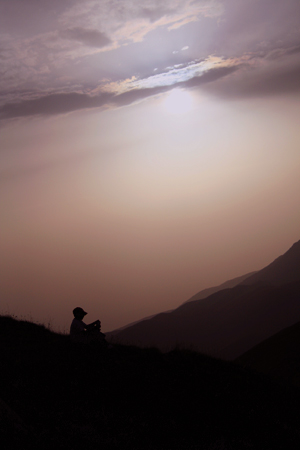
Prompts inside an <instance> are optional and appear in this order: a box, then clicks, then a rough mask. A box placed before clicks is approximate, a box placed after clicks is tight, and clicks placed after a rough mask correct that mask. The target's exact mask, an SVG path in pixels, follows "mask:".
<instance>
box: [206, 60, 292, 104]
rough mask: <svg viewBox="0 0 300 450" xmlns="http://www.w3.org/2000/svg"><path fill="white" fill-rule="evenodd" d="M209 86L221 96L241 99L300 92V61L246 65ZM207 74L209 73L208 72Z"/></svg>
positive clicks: (212, 91) (211, 90) (214, 92)
mask: <svg viewBox="0 0 300 450" xmlns="http://www.w3.org/2000/svg"><path fill="white" fill-rule="evenodd" d="M241 67H242V70H240V71H239V72H237V73H236V76H235V77H234V78H226V79H224V80H220V81H219V82H218V81H217V82H216V83H215V84H214V85H213V86H209V90H210V92H211V93H213V94H215V95H218V96H220V97H223V98H232V99H239V98H240V99H242V98H254V97H267V96H277V95H285V94H293V93H298V92H300V62H299V61H298V62H296V63H293V64H287V65H283V66H282V65H280V64H274V65H265V64H264V63H262V64H261V65H258V66H255V65H254V66H251V64H250V65H249V66H248V67H247V66H246V65H245V66H241ZM208 76H209V74H208Z"/></svg>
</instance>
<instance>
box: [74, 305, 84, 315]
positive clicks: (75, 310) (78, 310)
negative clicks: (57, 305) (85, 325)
mask: <svg viewBox="0 0 300 450" xmlns="http://www.w3.org/2000/svg"><path fill="white" fill-rule="evenodd" d="M73 314H74V317H76V316H82V315H84V316H85V315H86V314H87V312H85V311H84V309H82V308H80V307H79V306H78V307H77V308H75V309H73Z"/></svg>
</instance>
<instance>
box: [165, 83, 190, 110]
mask: <svg viewBox="0 0 300 450" xmlns="http://www.w3.org/2000/svg"><path fill="white" fill-rule="evenodd" d="M192 107H193V99H192V96H191V94H190V93H188V92H187V91H184V90H182V89H174V90H173V91H171V92H170V94H169V95H168V96H167V98H166V100H165V101H164V108H165V109H166V110H167V111H168V112H169V113H171V114H184V113H187V112H189V111H190V110H191V109H192Z"/></svg>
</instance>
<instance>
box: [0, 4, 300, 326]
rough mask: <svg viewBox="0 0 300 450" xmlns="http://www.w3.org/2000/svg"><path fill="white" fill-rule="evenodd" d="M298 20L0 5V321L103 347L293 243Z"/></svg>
mask: <svg viewBox="0 0 300 450" xmlns="http://www.w3.org/2000/svg"><path fill="white" fill-rule="evenodd" d="M299 15H300V4H299V2H298V0H287V1H286V2H284V3H281V2H274V0H272V1H271V0H260V1H258V0H257V1H256V0H255V1H253V0H252V1H250V0H245V1H244V2H237V1H236V0H223V1H221V0H220V1H217V0H216V1H214V0H195V1H191V0H184V1H179V0H168V1H166V2H164V3H163V4H161V3H160V2H158V0H147V1H144V2H138V1H136V0H133V1H130V2H129V1H128V0H120V1H118V2H111V1H108V0H99V1H94V0H84V1H82V0H81V1H80V2H79V1H76V0H74V1H73V2H70V1H69V0H60V1H59V2H58V1H56V0H55V1H52V2H50V3H49V2H48V3H46V4H45V5H43V6H39V7H38V6H37V2H36V0H26V1H24V2H21V3H20V2H18V1H17V0H10V1H9V2H6V1H5V0H0V29H1V32H0V60H1V69H0V72H1V78H0V127H1V128H0V149H1V153H0V205H1V237H0V252H1V260H0V270H1V281H0V298H1V308H0V313H1V314H3V313H9V314H16V315H17V316H18V317H25V318H32V319H33V320H34V321H42V322H44V323H48V322H50V323H51V325H52V327H53V328H54V329H61V330H66V331H67V330H68V328H69V325H70V322H71V319H72V309H73V308H74V307H75V306H82V307H83V308H84V309H86V310H87V311H88V312H89V315H88V316H87V318H86V321H87V322H88V321H92V320H95V319H96V318H99V319H100V320H101V321H102V327H103V330H104V331H110V330H113V329H116V328H119V327H122V326H124V325H126V324H128V323H131V322H134V321H136V320H139V319H142V318H143V317H146V316H149V315H153V314H157V313H159V312H161V311H166V310H169V309H174V308H176V307H177V306H179V305H180V304H182V303H183V302H185V301H186V300H188V299H189V298H190V297H192V296H193V295H194V294H196V293H197V292H198V291H200V290H202V289H205V288H209V287H212V286H215V285H218V284H221V283H223V282H225V281H227V280H229V279H232V278H235V277H238V276H241V275H244V274H246V273H248V272H251V271H255V270H260V269H262V268H263V267H265V266H266V265H268V264H270V263H271V262H272V261H273V260H274V259H275V258H277V257H278V256H279V255H281V254H283V253H285V252H286V251H287V250H288V249H289V248H290V247H291V246H292V245H293V244H294V243H295V242H296V241H298V240H299V239H300V234H299V230H300V208H299V192H300V189H299V188H300V177H299V168H300V164H299V163H300V154H299V112H300V111H299V109H300V108H299V106H300V28H299Z"/></svg>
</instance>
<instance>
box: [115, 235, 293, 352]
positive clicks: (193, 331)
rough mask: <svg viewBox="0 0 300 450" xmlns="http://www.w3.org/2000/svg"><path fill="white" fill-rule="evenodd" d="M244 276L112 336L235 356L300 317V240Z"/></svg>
mask: <svg viewBox="0 0 300 450" xmlns="http://www.w3.org/2000/svg"><path fill="white" fill-rule="evenodd" d="M245 277H246V279H244V280H243V281H242V282H241V283H239V284H238V285H236V286H235V287H232V288H227V289H223V290H219V291H217V292H215V293H214V294H212V295H209V296H208V297H205V298H201V299H198V300H194V301H189V302H186V303H184V304H183V305H181V306H180V307H179V308H177V309H175V310H173V311H170V312H166V313H161V314H158V315H156V316H154V317H152V318H150V319H147V320H143V321H140V322H139V323H136V324H133V325H132V326H130V327H125V328H124V329H123V330H121V331H119V330H116V331H115V332H112V333H110V334H109V335H110V337H111V338H112V339H113V340H114V341H115V342H119V343H127V344H134V345H139V346H142V347H143V346H156V347H158V348H159V349H161V350H163V351H168V350H170V349H172V348H175V347H176V346H180V347H181V348H193V349H194V350H198V351H201V352H205V353H207V354H210V355H212V356H217V357H221V358H224V359H235V358H237V357H238V356H239V355H241V354H243V353H245V352H246V351H247V350H250V348H251V347H253V346H254V345H257V344H258V343H259V342H262V341H263V340H265V339H267V338H268V337H270V336H271V335H273V334H275V333H276V332H278V331H280V330H282V329H284V328H286V327H288V326H290V325H293V324H294V323H296V322H297V320H298V317H300V241H299V242H297V243H296V244H294V245H293V246H292V247H291V249H289V250H288V251H287V252H286V253H285V254H284V255H282V256H280V257H279V258H277V259H276V260H275V261H274V262H273V263H272V264H270V265H269V266H267V267H266V268H264V269H262V270H260V271H258V272H256V273H254V274H253V275H251V274H250V276H249V277H248V276H245ZM286 280H288V282H286ZM291 280H292V282H291Z"/></svg>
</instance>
